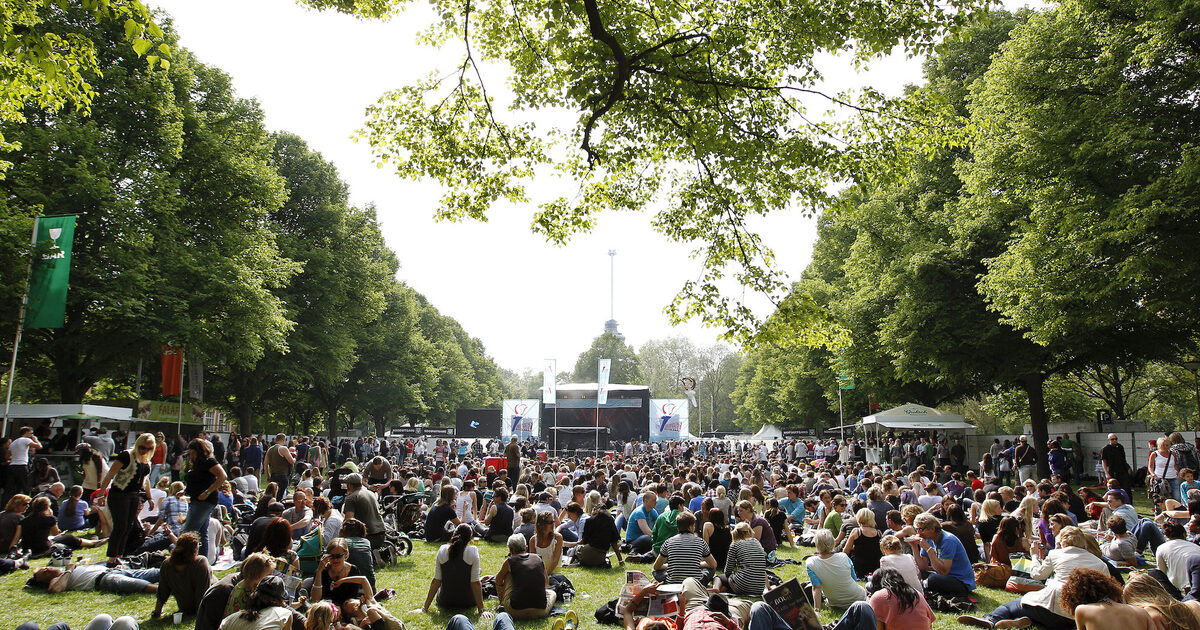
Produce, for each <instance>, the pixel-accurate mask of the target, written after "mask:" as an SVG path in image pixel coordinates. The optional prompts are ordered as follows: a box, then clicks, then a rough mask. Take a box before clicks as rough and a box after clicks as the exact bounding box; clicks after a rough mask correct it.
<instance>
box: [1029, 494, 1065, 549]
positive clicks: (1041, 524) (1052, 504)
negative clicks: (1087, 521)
mask: <svg viewBox="0 0 1200 630" xmlns="http://www.w3.org/2000/svg"><path fill="white" fill-rule="evenodd" d="M1056 514H1061V515H1063V516H1066V515H1067V508H1066V507H1064V506H1063V504H1062V503H1060V502H1059V500H1058V499H1046V502H1045V503H1043V504H1042V512H1041V518H1039V519H1038V522H1037V539H1038V542H1039V543H1040V544H1041V548H1042V550H1043V553H1044V552H1046V551H1050V550H1051V549H1054V528H1053V527H1052V526H1051V524H1050V522H1051V517H1053V516H1054V515H1056ZM1070 520H1071V518H1070V517H1069V516H1067V522H1068V523H1070Z"/></svg>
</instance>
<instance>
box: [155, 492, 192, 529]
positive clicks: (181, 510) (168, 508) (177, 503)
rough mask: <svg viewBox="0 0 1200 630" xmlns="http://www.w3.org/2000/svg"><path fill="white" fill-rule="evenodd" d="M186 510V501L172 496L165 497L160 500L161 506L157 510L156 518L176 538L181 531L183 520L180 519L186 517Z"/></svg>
mask: <svg viewBox="0 0 1200 630" xmlns="http://www.w3.org/2000/svg"><path fill="white" fill-rule="evenodd" d="M187 510H188V504H187V502H186V501H184V500H182V499H179V498H177V497H173V496H172V497H167V498H165V499H163V500H162V506H160V507H159V508H158V517H159V518H161V519H162V520H163V523H165V524H166V525H167V527H170V528H171V533H173V534H175V535H176V536H178V535H179V530H181V529H183V521H184V519H183V518H181V517H186V516H187Z"/></svg>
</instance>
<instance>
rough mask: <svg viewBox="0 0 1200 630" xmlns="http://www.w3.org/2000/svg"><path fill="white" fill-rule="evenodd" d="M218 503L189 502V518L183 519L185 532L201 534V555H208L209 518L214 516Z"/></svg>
mask: <svg viewBox="0 0 1200 630" xmlns="http://www.w3.org/2000/svg"><path fill="white" fill-rule="evenodd" d="M216 507H217V506H216V505H213V504H212V503H208V502H206V501H195V500H193V501H192V502H191V503H188V511H187V519H186V520H184V521H183V529H182V531H184V532H196V533H197V534H199V535H200V555H202V556H207V555H208V519H209V518H211V517H212V513H213V510H214V509H216Z"/></svg>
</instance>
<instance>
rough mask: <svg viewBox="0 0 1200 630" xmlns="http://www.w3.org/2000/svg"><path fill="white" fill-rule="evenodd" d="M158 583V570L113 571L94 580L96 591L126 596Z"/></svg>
mask: <svg viewBox="0 0 1200 630" xmlns="http://www.w3.org/2000/svg"><path fill="white" fill-rule="evenodd" d="M157 582H158V569H113V570H111V571H109V572H108V573H105V574H104V575H101V576H100V577H99V578H98V579H97V580H96V590H97V591H103V592H105V593H117V594H118V595H128V594H131V593H141V592H144V591H145V590H146V587H147V586H150V585H151V584H153V583H157Z"/></svg>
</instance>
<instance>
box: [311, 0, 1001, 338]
mask: <svg viewBox="0 0 1200 630" xmlns="http://www.w3.org/2000/svg"><path fill="white" fill-rule="evenodd" d="M307 3H308V4H310V5H312V6H315V7H318V8H333V9H336V10H340V11H346V12H351V13H356V14H358V15H372V14H379V13H386V12H387V9H388V8H389V7H396V8H398V7H403V6H404V5H405V4H406V2H404V1H403V0H392V1H391V2H387V1H386V0H380V1H375V2H342V1H334V2H331V1H330V0H307ZM990 4H991V2H990V1H988V0H951V1H949V2H942V3H913V2H901V1H898V0H883V1H863V0H836V1H834V2H829V3H824V4H822V5H821V8H820V10H813V8H812V7H811V6H809V5H807V4H803V3H789V2H782V3H771V2H759V1H757V0H718V1H712V2H706V3H700V4H694V3H692V4H680V3H673V2H665V1H663V0H618V1H615V2H598V1H597V0H583V2H574V3H572V2H567V3H563V2H559V1H558V0H522V1H518V2H508V1H505V2H497V1H488V0H479V1H476V2H470V3H454V2H445V1H439V2H437V3H435V6H436V10H435V11H436V14H437V16H438V17H437V19H436V22H435V24H433V25H432V27H431V28H430V29H429V30H428V32H427V33H426V34H425V36H424V40H425V41H427V42H430V43H432V44H435V45H440V44H445V43H447V42H450V41H454V42H457V44H458V45H459V46H460V47H461V50H462V51H463V57H462V63H461V65H460V66H459V67H458V68H457V69H456V70H455V71H453V72H449V73H446V72H435V73H433V74H432V75H431V76H430V77H429V78H426V79H424V80H421V81H420V82H418V83H417V84H415V85H411V86H407V87H403V88H400V89H397V90H395V91H392V92H389V93H387V94H385V95H383V96H382V97H381V98H380V100H379V103H378V104H376V105H374V106H372V107H371V108H370V110H369V111H368V117H367V123H366V128H365V130H364V135H365V137H366V138H367V139H368V140H369V142H370V143H371V145H372V147H373V148H374V150H375V152H376V155H377V156H378V158H379V161H380V162H381V163H384V164H388V165H389V166H391V167H393V168H394V169H395V171H396V173H397V174H398V175H400V176H401V177H406V178H428V179H432V180H434V181H437V182H438V183H440V184H441V185H442V186H443V187H444V188H445V190H446V194H445V195H444V196H443V198H442V200H441V203H440V204H439V207H438V209H437V214H438V216H439V217H442V218H450V219H461V218H474V219H482V218H483V217H484V216H485V215H486V213H487V211H488V209H489V208H490V207H491V206H492V205H493V204H494V203H496V202H498V201H502V200H507V201H512V202H517V203H523V202H526V201H530V200H531V199H530V197H531V187H530V186H529V183H530V182H531V181H532V180H533V179H534V178H535V177H536V176H537V175H538V174H539V173H543V172H545V170H546V168H550V169H554V170H556V171H558V173H559V174H560V175H561V176H562V177H564V178H565V179H566V180H567V181H569V182H571V183H572V184H573V185H574V187H577V188H576V189H575V190H572V191H570V192H569V193H567V194H565V195H563V196H562V197H559V198H553V199H538V200H536V201H537V202H538V208H539V212H538V214H537V216H536V217H535V219H534V223H533V227H534V230H535V231H537V232H539V233H541V234H544V235H545V236H546V237H547V238H548V239H549V240H550V241H552V242H554V243H559V244H561V243H564V242H565V241H566V240H567V239H569V238H570V237H571V236H572V235H573V234H575V233H578V232H582V231H586V230H588V229H590V228H591V227H592V226H594V225H595V223H596V221H597V220H598V216H597V215H598V214H599V213H601V212H602V211H605V210H640V209H644V208H650V207H652V208H654V209H655V210H656V215H655V218H654V220H653V224H654V226H655V228H656V229H657V230H658V231H659V232H661V233H662V234H664V235H665V236H666V237H667V238H669V239H671V240H673V241H677V242H681V243H686V244H688V245H689V246H691V247H693V248H694V249H695V250H697V252H698V255H697V259H698V260H701V261H703V265H704V270H703V272H702V274H700V278H699V279H697V280H695V281H691V282H688V283H686V284H685V285H684V286H683V288H682V289H681V291H680V293H679V294H678V295H677V296H676V299H675V301H674V302H673V303H672V304H671V305H670V306H669V312H670V314H671V316H672V317H673V318H675V319H676V320H683V319H688V318H691V317H696V316H698V317H701V318H703V319H704V320H706V321H708V322H710V323H716V324H719V325H722V326H726V327H728V328H729V329H730V330H731V334H733V335H735V336H741V337H746V336H748V335H749V334H750V333H752V332H753V329H754V327H755V326H756V325H757V321H756V320H755V318H754V316H753V314H752V313H751V311H750V310H749V309H748V308H745V307H744V306H743V305H741V304H740V303H739V302H738V301H736V300H733V299H731V298H728V297H726V296H723V295H722V294H721V288H722V285H723V284H725V282H724V280H723V278H725V279H729V278H732V279H736V281H737V284H738V285H740V286H742V287H745V288H748V289H750V290H751V291H762V292H765V293H768V294H770V295H772V296H779V295H780V294H782V293H783V292H784V291H785V290H786V286H785V285H784V284H783V283H782V282H781V281H780V279H779V278H778V277H777V275H776V274H775V273H773V272H772V270H771V263H772V254H771V252H770V251H769V249H768V248H767V247H766V246H765V245H764V244H763V242H762V240H761V238H760V237H759V235H758V234H756V233H755V232H753V231H752V230H751V228H750V227H749V226H748V224H749V223H750V222H751V221H752V220H753V219H752V218H753V217H755V216H759V215H763V214H768V213H771V212H775V211H779V210H784V209H790V208H792V207H793V206H794V205H797V204H798V205H801V206H803V207H819V206H821V205H823V204H825V203H827V202H828V201H830V199H831V196H830V194H829V193H828V192H827V186H826V184H827V181H829V180H831V179H833V180H839V179H845V178H846V177H848V176H851V175H853V174H855V173H861V172H863V168H864V165H865V160H866V158H865V154H864V152H863V151H862V149H863V147H862V146H861V143H860V142H859V141H858V138H859V136H857V135H856V134H855V133H854V129H853V128H848V127H850V126H849V125H845V124H843V122H844V121H841V120H839V118H838V117H837V116H836V115H830V116H823V115H822V114H823V112H824V111H825V110H826V109H827V108H829V107H834V108H844V109H843V113H844V112H850V113H863V114H864V115H866V116H867V117H868V118H871V117H873V116H874V115H877V114H881V115H884V116H895V115H907V112H909V111H910V109H911V107H908V106H907V105H905V104H900V103H897V102H894V101H891V100H889V99H885V98H883V97H882V96H881V95H880V94H878V93H877V92H874V91H866V93H865V94H862V95H858V96H852V95H838V94H829V93H824V92H822V91H821V88H820V84H821V81H822V80H823V78H824V75H825V70H826V68H827V66H826V65H825V64H824V63H823V62H822V61H821V60H822V59H828V58H830V57H832V56H835V55H842V56H844V57H850V58H853V59H854V60H856V61H857V62H860V63H867V62H869V61H870V60H872V59H874V58H876V57H878V56H879V55H882V54H884V53H888V52H891V51H892V50H893V49H896V48H897V47H898V48H899V49H901V50H904V51H906V52H908V53H912V54H921V53H927V52H930V51H932V50H933V49H934V46H935V44H936V43H937V42H939V41H940V40H941V39H942V38H943V37H944V36H946V35H947V34H948V33H950V32H953V31H955V30H956V29H958V28H960V27H962V26H964V25H966V24H969V23H971V22H972V21H973V20H975V19H976V18H977V17H978V16H979V15H980V11H982V10H983V9H985V8H986V7H988V6H989V5H990ZM768 25H769V26H768ZM493 66H500V67H501V68H504V69H505V70H507V71H508V73H509V80H508V82H507V88H509V90H511V94H512V98H511V100H510V101H509V102H508V103H507V105H508V110H509V111H507V112H506V111H505V107H504V105H505V103H502V102H500V101H498V100H496V99H495V98H494V96H493V93H492V91H490V90H495V88H496V85H494V84H491V85H489V82H488V81H487V80H486V79H487V77H486V71H487V69H488V68H491V67H493ZM911 105H912V107H921V106H925V105H928V104H927V103H913V104H911ZM558 114H563V116H562V118H565V119H566V122H565V123H563V124H555V122H554V121H555V120H557V119H559V116H558ZM534 121H537V122H536V123H535V122H534ZM866 125H867V128H866V130H865V131H866V132H865V133H863V134H862V136H861V137H862V138H863V139H864V140H867V141H870V142H872V143H874V141H873V140H871V139H872V138H873V137H875V136H876V135H877V133H878V131H879V126H878V125H876V124H873V123H870V122H867V123H866Z"/></svg>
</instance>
